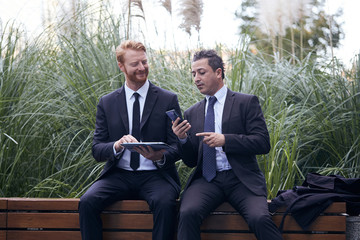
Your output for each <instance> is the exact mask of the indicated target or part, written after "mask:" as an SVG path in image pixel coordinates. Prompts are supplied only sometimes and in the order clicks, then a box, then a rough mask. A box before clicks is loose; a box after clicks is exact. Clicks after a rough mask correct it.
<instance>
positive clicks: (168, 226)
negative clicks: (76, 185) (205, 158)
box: [79, 169, 178, 240]
mask: <svg viewBox="0 0 360 240" xmlns="http://www.w3.org/2000/svg"><path fill="white" fill-rule="evenodd" d="M134 194H135V195H134ZM134 196H135V197H136V198H139V199H144V200H146V201H147V203H148V204H149V207H150V210H151V211H152V212H153V219H154V226H153V232H152V236H153V237H152V239H153V240H169V239H173V237H174V231H175V229H174V228H175V224H176V198H177V197H178V192H177V190H176V189H175V188H174V187H173V186H172V185H171V184H170V183H169V182H168V181H166V180H165V179H164V178H163V177H162V176H161V174H160V173H159V172H158V171H156V170H155V171H135V172H132V171H125V170H120V169H117V170H113V171H112V172H110V173H107V175H106V176H105V177H104V178H101V179H99V180H98V181H96V182H95V183H94V184H93V185H92V186H91V187H90V188H89V189H88V190H87V191H86V193H85V194H84V195H83V196H82V197H81V198H80V203H79V215H80V230H81V236H82V239H83V240H101V239H102V221H101V218H100V214H101V212H102V210H104V209H105V208H106V207H107V206H109V205H110V204H112V203H114V202H115V201H118V200H124V199H129V198H133V197H134Z"/></svg>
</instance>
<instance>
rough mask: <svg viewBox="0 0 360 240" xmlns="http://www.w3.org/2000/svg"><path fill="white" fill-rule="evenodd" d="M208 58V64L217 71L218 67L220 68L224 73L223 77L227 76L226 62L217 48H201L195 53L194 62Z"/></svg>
mask: <svg viewBox="0 0 360 240" xmlns="http://www.w3.org/2000/svg"><path fill="white" fill-rule="evenodd" d="M203 58H207V59H208V64H209V66H210V67H211V68H212V70H213V71H214V72H215V71H216V69H218V68H220V69H221V71H222V73H221V77H222V79H224V78H225V68H224V62H223V60H222V58H221V57H220V56H219V55H218V54H217V53H216V51H215V50H201V51H198V52H196V53H195V54H194V57H193V60H192V61H193V62H196V61H198V60H200V59H203Z"/></svg>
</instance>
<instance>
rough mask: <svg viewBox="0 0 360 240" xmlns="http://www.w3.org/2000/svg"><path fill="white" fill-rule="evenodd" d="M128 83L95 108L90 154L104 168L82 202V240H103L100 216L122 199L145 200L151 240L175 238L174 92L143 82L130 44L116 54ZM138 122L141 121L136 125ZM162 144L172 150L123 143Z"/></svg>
mask: <svg viewBox="0 0 360 240" xmlns="http://www.w3.org/2000/svg"><path fill="white" fill-rule="evenodd" d="M116 58H117V61H118V66H119V68H120V70H121V71H122V72H123V73H124V74H125V80H126V82H125V83H126V84H124V86H123V87H121V88H120V89H117V90H115V91H114V92H112V93H109V94H107V95H105V96H103V97H102V98H101V99H100V101H99V104H98V106H97V113H96V124H95V133H94V139H93V146H92V152H93V156H94V158H95V159H96V161H99V162H102V161H105V162H106V165H105V167H104V170H103V171H102V173H101V175H100V177H99V179H97V180H96V182H95V183H94V184H93V185H92V186H91V187H90V188H89V189H88V190H87V191H86V193H85V194H84V195H83V196H82V197H81V198H80V203H79V213H80V229H81V236H82V239H84V240H89V239H94V240H95V239H96V240H99V239H102V222H101V218H100V214H101V211H102V210H103V209H104V208H105V207H106V206H108V205H110V204H111V203H113V202H115V201H117V200H123V199H134V198H135V199H144V200H146V201H147V203H148V204H149V207H150V209H151V211H153V213H154V215H153V216H154V226H153V233H152V235H153V238H152V239H154V240H155V239H156V240H161V239H162V240H170V239H173V235H174V232H175V231H174V230H175V229H174V226H175V224H176V215H177V213H176V199H177V198H178V196H179V192H180V181H179V176H178V174H177V171H176V168H175V162H176V161H177V160H178V159H179V153H178V139H177V137H176V136H175V134H174V133H173V131H172V129H171V121H170V119H169V118H168V117H167V115H166V114H165V112H166V111H167V110H170V109H176V110H177V111H180V107H179V103H178V99H177V96H176V95H175V94H174V93H171V92H169V91H166V90H164V89H161V88H159V87H156V86H155V85H153V84H152V83H150V82H149V81H148V79H147V76H148V72H149V67H148V62H147V56H146V49H145V47H144V45H143V44H142V43H140V42H136V41H132V40H128V41H125V42H123V43H122V44H121V45H120V46H119V47H117V49H116ZM140 119H141V120H140ZM135 142H165V143H167V144H168V145H170V146H172V147H173V148H174V149H172V150H164V149H161V150H157V151H155V150H154V149H152V148H151V147H146V148H145V147H138V148H136V150H137V152H135V153H134V152H130V150H128V149H125V148H124V147H123V146H122V144H123V143H135Z"/></svg>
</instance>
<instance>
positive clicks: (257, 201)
mask: <svg viewBox="0 0 360 240" xmlns="http://www.w3.org/2000/svg"><path fill="white" fill-rule="evenodd" d="M192 75H193V77H194V82H195V84H196V86H197V88H198V89H199V91H200V92H201V93H202V94H204V95H205V96H206V98H205V99H204V100H202V101H200V102H198V103H196V104H195V105H193V106H192V107H190V108H189V109H187V110H186V111H185V113H184V118H185V120H184V121H182V122H180V119H179V118H178V119H177V120H176V121H175V122H174V123H173V127H172V129H173V131H174V133H175V134H176V135H177V136H178V138H179V139H180V141H181V145H182V160H183V161H184V163H185V164H186V165H187V166H189V167H196V169H195V170H194V172H193V173H192V175H191V176H190V178H189V180H188V183H187V185H186V187H185V191H184V193H183V196H182V199H181V206H180V213H179V226H178V240H195V239H201V237H200V225H201V223H202V221H203V220H204V219H205V217H206V216H208V215H209V213H210V212H211V211H212V210H214V209H215V208H216V207H217V206H219V205H220V204H221V203H222V202H224V201H228V202H229V203H230V204H231V205H232V206H233V207H234V208H235V209H236V210H237V211H238V212H239V213H240V214H241V215H242V216H243V217H244V219H245V220H246V222H247V223H248V225H249V228H250V229H251V230H252V231H254V233H255V235H256V237H257V239H268V240H277V239H282V236H281V234H280V232H279V230H278V229H277V227H276V225H275V224H274V223H273V221H272V219H271V217H270V215H269V211H268V206H267V201H266V198H267V192H266V183H265V178H264V175H263V174H262V172H261V171H260V169H259V166H258V163H257V160H256V155H257V154H266V153H268V152H269V150H270V141H269V134H268V130H267V127H266V123H265V119H264V116H263V113H262V110H261V107H260V104H259V101H258V98H257V97H256V96H253V95H247V94H242V93H238V92H233V91H230V90H229V89H228V88H227V87H226V86H225V85H224V80H223V79H224V64H223V61H222V59H221V58H220V57H219V56H218V55H217V53H216V52H215V51H213V50H203V51H200V52H197V53H195V55H194V58H193V61H192Z"/></svg>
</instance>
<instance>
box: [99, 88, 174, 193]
mask: <svg viewBox="0 0 360 240" xmlns="http://www.w3.org/2000/svg"><path fill="white" fill-rule="evenodd" d="M170 109H175V110H176V111H177V112H180V107H179V103H178V99H177V96H176V95H175V94H174V93H172V92H170V91H167V90H164V89H162V88H159V87H157V86H155V85H153V84H152V83H150V86H149V90H148V93H147V97H146V100H145V105H144V110H143V114H142V119H141V123H140V131H141V141H143V142H165V143H167V144H169V145H171V146H173V147H174V148H175V150H172V151H167V152H166V153H165V157H166V163H165V165H164V166H163V167H161V168H159V167H158V166H157V165H155V166H157V169H158V170H159V171H161V173H162V175H163V176H164V177H165V178H166V179H167V180H168V181H169V182H170V183H171V184H172V185H173V186H174V187H175V188H176V189H177V190H178V191H180V181H179V176H178V173H177V171H176V168H175V162H176V161H177V160H179V151H178V146H179V145H178V139H177V137H176V135H175V134H174V133H173V131H172V129H171V120H170V119H169V118H168V117H167V115H166V113H165V112H166V111H167V110H170ZM127 134H129V120H128V113H127V107H126V97H125V89H124V87H121V88H119V89H117V90H116V91H114V92H112V93H109V94H107V95H105V96H103V97H102V98H101V99H100V101H99V104H98V106H97V112H96V123H95V133H94V139H93V145H92V153H93V156H94V158H95V159H96V161H99V162H103V161H106V164H105V167H104V170H103V171H102V173H101V175H100V178H103V177H104V176H106V173H107V172H108V171H109V170H110V169H112V168H115V167H117V163H118V161H120V160H121V155H122V154H121V155H120V156H118V157H117V158H115V156H114V152H113V145H114V143H115V142H116V141H117V140H119V139H120V138H121V137H122V136H124V135H127ZM138 140H139V139H138Z"/></svg>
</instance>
